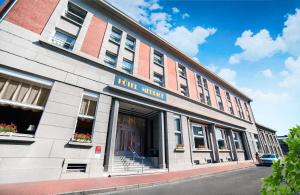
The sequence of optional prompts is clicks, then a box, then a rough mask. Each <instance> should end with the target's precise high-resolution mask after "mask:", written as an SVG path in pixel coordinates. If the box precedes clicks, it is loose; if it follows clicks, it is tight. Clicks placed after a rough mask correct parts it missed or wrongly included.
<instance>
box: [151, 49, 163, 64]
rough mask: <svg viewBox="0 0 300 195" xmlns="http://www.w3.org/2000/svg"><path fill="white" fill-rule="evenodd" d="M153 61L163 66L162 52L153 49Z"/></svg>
mask: <svg viewBox="0 0 300 195" xmlns="http://www.w3.org/2000/svg"><path fill="white" fill-rule="evenodd" d="M153 61H154V63H156V64H158V65H161V66H163V65H164V59H163V54H161V53H159V52H158V51H154V57H153Z"/></svg>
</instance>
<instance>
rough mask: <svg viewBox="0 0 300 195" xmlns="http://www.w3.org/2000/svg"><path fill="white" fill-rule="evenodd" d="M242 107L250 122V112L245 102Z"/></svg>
mask: <svg viewBox="0 0 300 195" xmlns="http://www.w3.org/2000/svg"><path fill="white" fill-rule="evenodd" d="M244 106H245V108H246V112H247V117H248V120H249V121H250V122H252V119H251V116H250V111H249V108H248V106H247V103H246V102H244Z"/></svg>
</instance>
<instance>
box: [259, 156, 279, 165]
mask: <svg viewBox="0 0 300 195" xmlns="http://www.w3.org/2000/svg"><path fill="white" fill-rule="evenodd" d="M276 160H279V156H278V155H277V154H264V155H262V156H261V157H260V164H261V165H272V164H273V161H276Z"/></svg>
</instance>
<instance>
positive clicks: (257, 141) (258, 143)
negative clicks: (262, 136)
mask: <svg viewBox="0 0 300 195" xmlns="http://www.w3.org/2000/svg"><path fill="white" fill-rule="evenodd" d="M254 141H255V143H256V147H257V150H258V152H260V153H262V152H263V151H262V147H261V144H260V141H259V139H258V135H257V134H254Z"/></svg>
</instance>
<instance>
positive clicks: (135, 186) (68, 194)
mask: <svg viewBox="0 0 300 195" xmlns="http://www.w3.org/2000/svg"><path fill="white" fill-rule="evenodd" d="M252 167H255V164H251V165H249V166H246V167H240V168H237V169H232V170H225V171H222V172H220V173H218V174H220V175H221V174H225V173H228V172H234V171H239V170H243V169H249V168H252ZM214 174H215V173H210V174H206V175H196V176H187V177H181V178H178V179H170V180H166V181H159V182H149V183H141V184H133V185H124V186H118V187H110V188H102V189H90V190H83V191H75V192H64V193H59V194H61V195H62V194H65V195H87V194H96V193H107V192H115V191H123V190H130V189H139V188H147V187H153V186H160V185H165V184H174V183H180V182H183V181H185V182H186V181H193V180H197V179H200V178H206V177H211V176H213V175H214Z"/></svg>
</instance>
